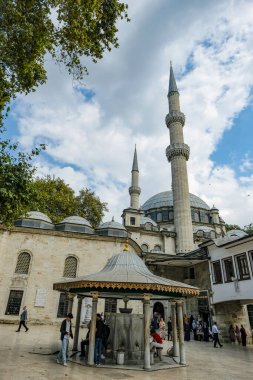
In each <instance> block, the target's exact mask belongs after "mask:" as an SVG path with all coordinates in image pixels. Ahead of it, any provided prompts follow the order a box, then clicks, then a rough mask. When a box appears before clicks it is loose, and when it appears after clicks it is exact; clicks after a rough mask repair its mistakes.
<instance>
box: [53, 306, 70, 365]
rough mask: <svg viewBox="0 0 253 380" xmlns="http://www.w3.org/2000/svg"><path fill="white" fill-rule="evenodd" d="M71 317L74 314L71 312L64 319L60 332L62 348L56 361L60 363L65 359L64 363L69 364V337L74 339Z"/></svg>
mask: <svg viewBox="0 0 253 380" xmlns="http://www.w3.org/2000/svg"><path fill="white" fill-rule="evenodd" d="M71 319H73V314H72V313H69V314H68V315H67V317H66V318H65V319H64V320H63V321H62V324H61V328H60V333H61V341H62V345H61V350H60V352H59V354H58V355H57V359H56V362H57V363H58V364H60V362H61V361H63V365H64V366H67V354H68V347H69V338H71V339H73V334H72V326H71Z"/></svg>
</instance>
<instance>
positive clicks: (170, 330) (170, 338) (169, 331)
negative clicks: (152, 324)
mask: <svg viewBox="0 0 253 380" xmlns="http://www.w3.org/2000/svg"><path fill="white" fill-rule="evenodd" d="M167 326H168V340H172V322H171V318H169V320H168V322H167Z"/></svg>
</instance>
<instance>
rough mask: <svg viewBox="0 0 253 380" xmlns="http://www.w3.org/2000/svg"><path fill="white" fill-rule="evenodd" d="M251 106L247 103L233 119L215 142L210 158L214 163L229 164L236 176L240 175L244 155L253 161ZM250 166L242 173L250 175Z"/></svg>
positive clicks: (251, 169) (252, 111)
mask: <svg viewBox="0 0 253 380" xmlns="http://www.w3.org/2000/svg"><path fill="white" fill-rule="evenodd" d="M252 142H253V108H252V105H249V106H248V107H246V108H245V110H243V111H242V112H240V113H239V115H238V116H237V117H236V118H235V119H234V120H233V125H232V127H231V129H229V130H226V131H225V132H224V134H223V135H222V138H221V140H220V142H219V143H218V144H217V146H216V149H215V151H214V153H213V154H212V155H211V159H212V160H213V162H214V163H215V165H229V166H231V167H232V168H233V169H234V170H235V173H236V176H237V177H240V176H241V175H242V170H241V169H240V166H241V165H242V162H243V161H244V160H245V158H246V157H248V159H250V160H251V161H252V163H253V150H252ZM252 172H253V166H252V167H251V168H245V169H244V174H246V175H250V174H252Z"/></svg>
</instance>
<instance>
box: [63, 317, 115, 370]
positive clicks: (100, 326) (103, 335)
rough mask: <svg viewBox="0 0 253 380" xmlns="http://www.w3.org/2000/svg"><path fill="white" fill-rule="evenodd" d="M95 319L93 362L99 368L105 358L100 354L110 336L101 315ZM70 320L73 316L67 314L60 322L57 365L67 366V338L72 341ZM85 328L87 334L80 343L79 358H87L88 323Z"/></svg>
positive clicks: (105, 347)
mask: <svg viewBox="0 0 253 380" xmlns="http://www.w3.org/2000/svg"><path fill="white" fill-rule="evenodd" d="M96 318H97V320H96V332H95V349H94V362H95V365H97V366H99V365H100V364H101V360H102V359H104V358H105V356H104V355H103V353H102V349H103V348H104V349H105V351H106V349H107V341H108V338H109V335H110V328H109V326H108V325H106V324H105V323H104V321H103V320H102V317H101V314H97V317H96ZM72 319H73V315H72V313H69V314H68V315H67V317H66V318H65V319H64V320H63V321H62V324H61V328H60V332H61V341H62V345H61V350H60V352H59V354H58V356H57V359H56V361H57V363H59V364H60V363H61V362H62V363H63V365H64V366H67V360H68V345H69V338H72V339H73V334H72V324H71V320H72ZM87 327H88V332H87V334H86V338H85V339H84V340H82V341H81V354H80V357H85V356H87V347H88V346H89V337H90V322H89V324H88V326H87Z"/></svg>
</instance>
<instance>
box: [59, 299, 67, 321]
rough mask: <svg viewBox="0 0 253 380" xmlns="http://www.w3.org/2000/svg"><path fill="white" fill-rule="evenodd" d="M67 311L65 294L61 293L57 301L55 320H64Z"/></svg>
mask: <svg viewBox="0 0 253 380" xmlns="http://www.w3.org/2000/svg"><path fill="white" fill-rule="evenodd" d="M67 311H68V300H67V294H66V293H61V294H60V299H59V305H58V311H57V318H65V317H66V315H67Z"/></svg>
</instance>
